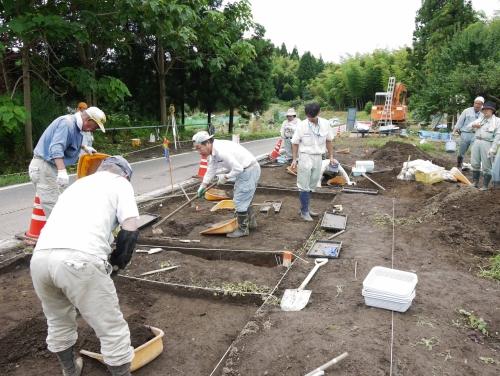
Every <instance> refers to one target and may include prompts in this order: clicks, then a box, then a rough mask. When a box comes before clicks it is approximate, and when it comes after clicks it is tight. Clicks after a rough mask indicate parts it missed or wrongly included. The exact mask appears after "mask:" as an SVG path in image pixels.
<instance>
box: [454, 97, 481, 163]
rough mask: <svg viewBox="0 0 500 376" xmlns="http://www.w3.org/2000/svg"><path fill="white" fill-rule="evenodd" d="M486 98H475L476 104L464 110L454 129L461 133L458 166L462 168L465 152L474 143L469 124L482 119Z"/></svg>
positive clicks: (472, 132) (472, 131)
mask: <svg viewBox="0 0 500 376" xmlns="http://www.w3.org/2000/svg"><path fill="white" fill-rule="evenodd" d="M483 104H484V98H483V97H477V98H476V99H474V105H473V106H472V107H469V108H466V109H465V110H463V112H462V114H461V115H460V117H459V118H458V120H457V123H456V124H455V127H454V128H453V131H454V132H455V133H457V134H459V135H460V147H459V149H458V156H457V167H458V168H462V164H463V161H464V157H465V154H466V153H467V150H468V149H469V147H470V146H471V145H472V144H473V143H474V133H475V131H474V130H473V129H470V128H468V127H467V126H468V125H469V124H471V123H472V122H473V121H476V120H481V119H482V117H483V114H482V113H481V108H483Z"/></svg>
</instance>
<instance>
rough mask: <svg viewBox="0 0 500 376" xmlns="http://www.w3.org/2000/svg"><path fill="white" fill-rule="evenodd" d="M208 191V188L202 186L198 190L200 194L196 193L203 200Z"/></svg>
mask: <svg viewBox="0 0 500 376" xmlns="http://www.w3.org/2000/svg"><path fill="white" fill-rule="evenodd" d="M206 191H207V188H206V187H204V186H203V185H200V188H198V192H197V193H196V195H197V196H198V198H202V197H203V196H204V195H205V192H206Z"/></svg>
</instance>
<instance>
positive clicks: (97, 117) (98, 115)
mask: <svg viewBox="0 0 500 376" xmlns="http://www.w3.org/2000/svg"><path fill="white" fill-rule="evenodd" d="M85 113H86V114H87V115H88V116H89V118H91V119H92V120H94V121H95V122H96V123H97V125H98V126H99V128H101V131H102V132H103V133H104V132H106V130H105V129H104V123H106V115H104V112H102V111H101V109H99V108H97V107H89V108H87V109H86V110H85Z"/></svg>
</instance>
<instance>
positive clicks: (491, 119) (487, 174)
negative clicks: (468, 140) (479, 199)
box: [466, 102, 500, 191]
mask: <svg viewBox="0 0 500 376" xmlns="http://www.w3.org/2000/svg"><path fill="white" fill-rule="evenodd" d="M495 112H496V106H495V103H493V102H486V103H485V104H484V105H483V118H482V119H481V120H476V121H474V122H472V123H471V125H470V126H469V127H470V128H471V129H474V130H475V132H476V133H475V138H474V143H473V144H472V148H471V165H472V180H473V183H474V186H475V187H476V188H479V178H480V177H481V172H482V173H483V186H482V187H481V190H482V191H485V190H487V189H488V184H489V183H490V181H491V164H492V161H493V160H494V159H495V156H496V154H497V148H498V144H499V143H500V119H499V118H497V117H496V116H495ZM466 129H467V127H466Z"/></svg>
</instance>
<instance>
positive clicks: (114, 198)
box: [30, 156, 139, 376]
mask: <svg viewBox="0 0 500 376" xmlns="http://www.w3.org/2000/svg"><path fill="white" fill-rule="evenodd" d="M131 177H132V168H131V167H130V164H129V163H128V162H127V161H126V160H125V159H124V158H123V157H120V156H114V157H109V158H107V159H105V160H104V161H103V162H102V163H101V166H100V167H99V169H98V170H97V172H96V173H94V174H92V175H89V176H86V177H84V178H82V179H78V180H77V181H76V182H75V183H73V184H72V185H71V186H70V187H69V188H67V189H66V190H65V191H64V192H63V193H62V194H61V196H60V197H59V199H58V201H57V203H56V204H55V206H54V209H53V211H52V215H51V216H50V217H49V219H48V220H47V223H46V224H45V227H44V228H43V230H42V232H41V234H40V238H39V239H38V242H37V244H36V247H35V250H34V252H33V257H32V258H31V266H30V267H31V278H32V280H33V286H34V288H35V292H36V294H37V295H38V298H39V299H40V301H41V302H42V307H43V312H44V314H45V316H46V318H47V324H48V334H47V345H48V349H49V351H51V352H53V353H55V354H56V356H57V358H58V359H59V361H60V363H61V366H62V369H63V375H65V376H79V375H80V374H81V372H82V367H83V362H82V359H81V358H80V357H78V356H76V355H75V354H74V351H73V346H74V344H75V343H76V340H77V337H78V334H77V324H76V320H75V319H76V308H78V311H79V312H80V313H81V315H82V317H83V319H84V320H85V321H86V322H87V323H88V324H89V325H90V326H91V327H92V329H94V331H95V333H96V335H97V337H98V338H99V340H100V342H101V353H102V355H103V356H104V362H105V363H106V365H107V366H108V369H109V370H110V372H111V374H112V375H114V376H128V375H130V363H131V361H132V358H133V356H134V351H133V348H132V346H131V342H130V331H129V328H128V324H127V322H126V321H125V319H124V318H123V315H122V313H121V311H120V306H119V304H118V297H117V295H116V289H115V286H114V283H113V281H112V279H111V277H110V274H111V272H112V271H113V270H118V269H123V268H124V267H125V266H126V265H127V264H128V262H129V261H130V259H131V258H132V253H133V250H134V247H135V244H136V241H137V237H138V235H139V231H138V230H137V223H136V220H137V217H138V216H139V212H138V209H137V204H136V202H135V198H134V189H133V188H132V185H131V184H130V178H131ZM118 224H119V225H120V226H121V229H120V231H119V232H118V235H117V238H116V249H115V250H114V251H113V249H112V248H111V244H112V243H113V235H112V232H113V230H114V229H115V227H116V226H117V225H118Z"/></svg>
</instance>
